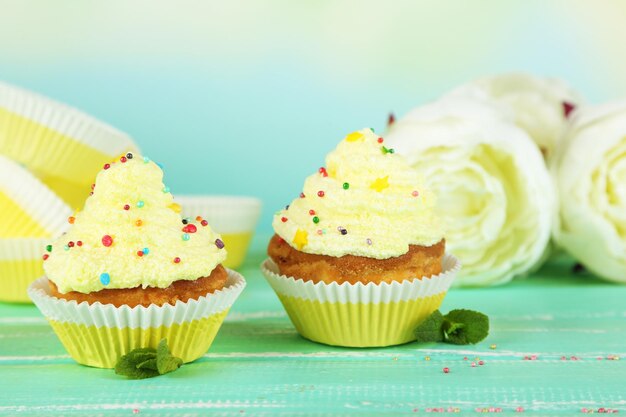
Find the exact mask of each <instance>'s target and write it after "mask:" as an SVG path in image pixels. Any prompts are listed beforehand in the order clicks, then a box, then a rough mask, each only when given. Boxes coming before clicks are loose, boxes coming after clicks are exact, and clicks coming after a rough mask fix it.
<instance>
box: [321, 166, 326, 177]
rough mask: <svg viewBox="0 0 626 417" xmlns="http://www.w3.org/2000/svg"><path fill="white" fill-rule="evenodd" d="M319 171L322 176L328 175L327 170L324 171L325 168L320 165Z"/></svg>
mask: <svg viewBox="0 0 626 417" xmlns="http://www.w3.org/2000/svg"><path fill="white" fill-rule="evenodd" d="M319 173H320V174H322V176H323V177H327V176H328V172H326V168H324V167H321V168H320V169H319Z"/></svg>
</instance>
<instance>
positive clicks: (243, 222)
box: [174, 195, 261, 233]
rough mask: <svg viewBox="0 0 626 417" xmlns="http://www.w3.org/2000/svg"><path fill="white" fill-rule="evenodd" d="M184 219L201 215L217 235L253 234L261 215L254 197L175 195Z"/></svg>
mask: <svg viewBox="0 0 626 417" xmlns="http://www.w3.org/2000/svg"><path fill="white" fill-rule="evenodd" d="M174 201H176V202H177V203H178V204H180V205H181V207H182V214H183V216H184V217H193V218H195V217H196V216H198V215H200V216H202V217H203V218H204V219H206V221H208V222H209V225H210V226H211V227H212V228H213V229H214V230H215V231H216V232H217V233H245V232H253V231H254V229H255V227H256V224H257V222H258V220H259V216H260V214H261V201H260V200H259V199H257V198H254V197H238V196H218V195H215V196H202V195H198V196H193V195H175V196H174Z"/></svg>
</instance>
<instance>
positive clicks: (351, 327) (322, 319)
mask: <svg viewBox="0 0 626 417" xmlns="http://www.w3.org/2000/svg"><path fill="white" fill-rule="evenodd" d="M442 266H443V272H442V273H441V274H439V275H436V276H433V277H430V278H421V279H417V278H416V279H413V280H405V281H402V282H393V283H391V284H388V283H382V284H374V283H368V284H362V283H357V284H349V283H343V284H337V283H331V284H325V283H323V282H319V283H316V284H314V283H313V282H311V281H307V282H305V281H303V280H302V279H298V278H294V277H287V276H285V275H279V272H278V267H277V266H276V264H275V263H274V262H273V261H272V260H271V259H267V260H266V261H265V262H264V263H263V264H262V265H261V270H262V272H263V274H264V275H265V277H266V279H267V281H268V282H269V284H270V285H271V286H272V288H273V289H274V291H275V292H276V294H277V295H278V298H279V299H280V301H281V302H282V304H283V306H284V307H285V310H286V311H287V314H288V315H289V318H290V319H291V321H292V323H293V325H294V326H295V328H296V330H297V331H298V332H299V333H300V334H301V335H302V336H303V337H305V338H307V339H310V340H312V341H314V342H319V343H324V344H327V345H333V346H346V347H383V346H393V345H399V344H403V343H408V342H412V341H414V340H415V329H416V328H417V326H418V325H419V324H420V323H421V322H422V321H423V320H424V319H426V318H427V317H428V316H429V315H430V314H431V313H433V312H434V311H435V310H437V309H438V308H439V306H440V305H441V302H442V301H443V299H444V297H445V295H446V293H447V291H448V289H449V288H450V285H451V284H452V281H453V280H454V278H455V276H456V274H457V272H458V271H459V269H460V267H461V266H460V262H459V261H458V259H456V258H455V257H454V256H452V255H449V254H447V255H445V256H444V258H443V261H442Z"/></svg>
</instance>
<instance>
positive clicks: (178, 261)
mask: <svg viewBox="0 0 626 417" xmlns="http://www.w3.org/2000/svg"><path fill="white" fill-rule="evenodd" d="M174 263H175V264H179V263H180V258H179V257H178V256H177V257H175V258H174Z"/></svg>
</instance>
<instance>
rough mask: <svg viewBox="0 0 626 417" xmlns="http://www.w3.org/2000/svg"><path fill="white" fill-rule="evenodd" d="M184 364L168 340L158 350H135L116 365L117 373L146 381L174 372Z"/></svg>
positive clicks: (149, 348)
mask: <svg viewBox="0 0 626 417" xmlns="http://www.w3.org/2000/svg"><path fill="white" fill-rule="evenodd" d="M182 364H183V361H182V359H180V358H177V357H176V356H173V355H172V354H171V353H170V350H169V348H168V347H167V340H166V339H163V340H161V341H160V342H159V345H158V346H157V348H156V349H154V348H151V347H148V348H138V349H133V350H131V351H130V352H129V353H127V354H126V355H124V356H122V357H121V358H120V359H119V360H118V361H117V364H116V365H115V373H116V374H118V375H124V376H127V377H128V378H130V379H145V378H153V377H155V376H159V375H164V374H167V373H170V372H174V371H175V370H177V369H178V368H180V367H181V366H182Z"/></svg>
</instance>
